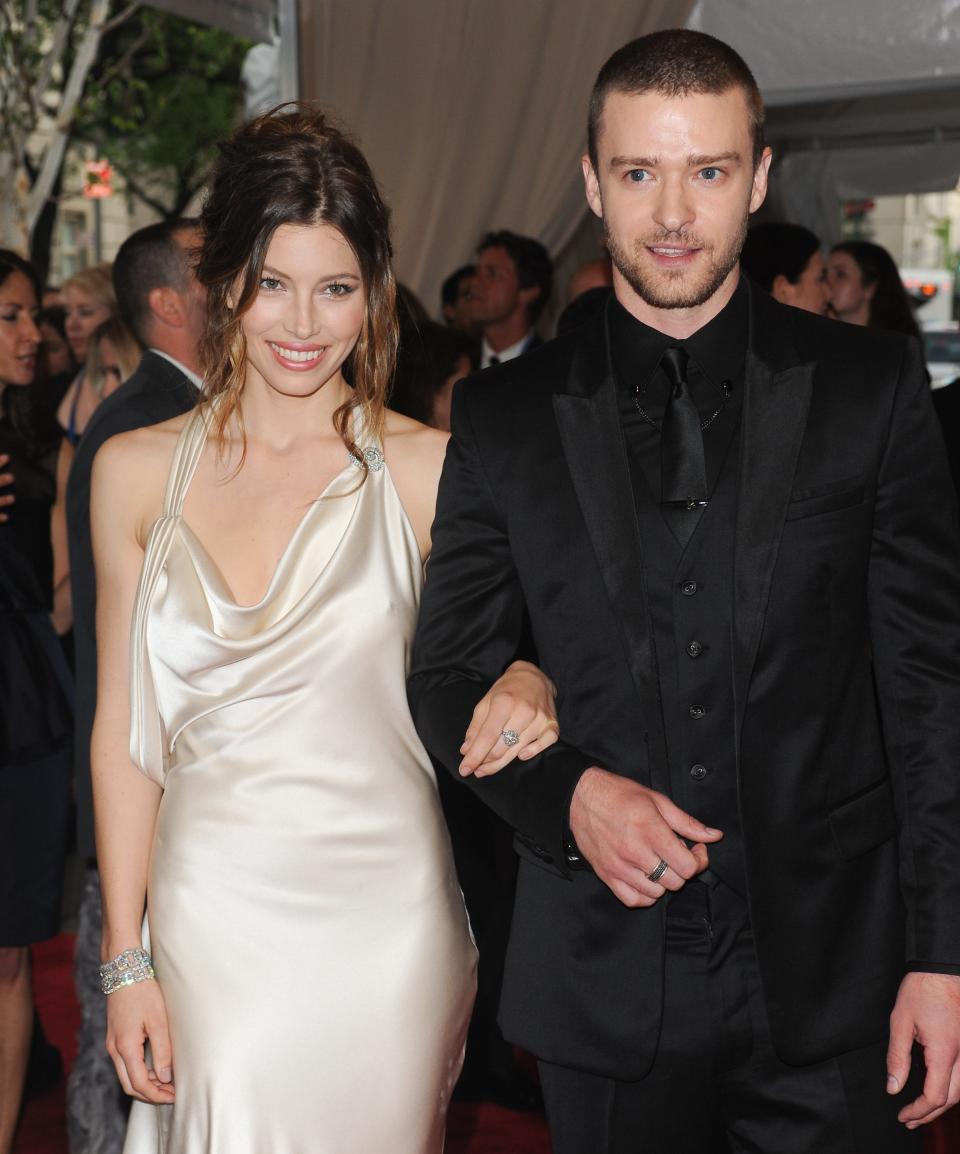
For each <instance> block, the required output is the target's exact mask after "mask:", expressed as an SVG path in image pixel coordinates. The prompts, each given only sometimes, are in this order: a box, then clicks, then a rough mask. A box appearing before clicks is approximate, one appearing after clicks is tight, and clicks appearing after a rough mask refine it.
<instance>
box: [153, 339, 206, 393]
mask: <svg viewBox="0 0 960 1154" xmlns="http://www.w3.org/2000/svg"><path fill="white" fill-rule="evenodd" d="M150 352H151V353H156V355H157V356H158V357H163V359H164V360H165V361H169V362H170V364H171V365H173V367H174V368H175V369H179V370H180V372H181V373H183V375H184V376H185V377H186V378H187V380H188V381H190V383H191V384H192V385H194V386H195V387H196V388H197V389H202V388H203V381H202V380H201V378H200V377H198V376H197V374H196V373H195V372H194V371H193V369H188V368H187V366H186V365H185V364H182V363H181V362H180V361H178V360H177V358H176V357H171V356H170V354H169V353H165V352H164V351H163V349H155V348H154V347H153V345H151V346H150Z"/></svg>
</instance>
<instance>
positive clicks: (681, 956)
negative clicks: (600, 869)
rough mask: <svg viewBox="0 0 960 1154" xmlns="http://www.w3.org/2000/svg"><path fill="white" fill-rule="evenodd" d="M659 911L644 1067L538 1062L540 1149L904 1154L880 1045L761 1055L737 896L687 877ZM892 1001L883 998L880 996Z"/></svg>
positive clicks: (916, 1139)
mask: <svg viewBox="0 0 960 1154" xmlns="http://www.w3.org/2000/svg"><path fill="white" fill-rule="evenodd" d="M668 900H669V902H670V906H669V909H668V911H667V942H666V971H665V973H666V979H665V989H664V1013H663V1027H662V1031H661V1036H660V1042H659V1046H658V1050H657V1057H656V1060H655V1062H654V1065H653V1068H652V1070H651V1071H650V1073H649V1074H648V1075H647V1076H646V1077H645V1078H643V1079H642V1080H640V1081H638V1082H619V1081H616V1080H614V1079H610V1078H601V1077H597V1076H595V1075H592V1074H585V1073H582V1072H581V1071H578V1070H572V1069H568V1068H566V1067H562V1066H556V1065H553V1064H551V1063H548V1062H541V1063H540V1076H541V1083H542V1086H543V1093H544V1099H545V1101H546V1106H547V1116H548V1118H549V1121H550V1129H551V1132H552V1137H553V1151H554V1154H812V1152H814V1151H815V1152H816V1154H914V1152H916V1151H918V1150H919V1149H920V1131H909V1130H907V1129H906V1127H905V1126H904V1125H903V1124H902V1123H900V1122H898V1121H897V1119H896V1115H897V1111H898V1110H899V1109H901V1107H902V1106H903V1105H905V1104H906V1103H907V1102H910V1101H912V1100H913V1099H914V1098H915V1097H916V1096H917V1095H918V1094H919V1093H920V1089H921V1085H922V1070H921V1068H920V1066H919V1065H918V1063H917V1062H916V1061H915V1062H914V1070H913V1073H912V1075H911V1077H910V1079H909V1081H908V1084H907V1087H906V1089H905V1090H904V1091H903V1093H901V1094H899V1095H897V1096H896V1097H890V1096H889V1095H887V1093H886V1043H885V1042H884V1043H880V1044H878V1045H875V1046H871V1047H869V1048H867V1049H864V1050H856V1051H853V1052H851V1053H847V1054H842V1055H840V1056H839V1057H837V1058H833V1059H830V1060H828V1061H825V1062H819V1063H817V1064H815V1065H812V1066H788V1065H786V1064H785V1063H783V1062H781V1061H780V1060H779V1059H778V1058H777V1056H776V1055H775V1054H774V1052H773V1047H772V1045H771V1041H770V1029H769V1025H768V1022H767V1016H766V1010H765V1007H764V1002H763V996H762V992H761V988H760V975H759V967H758V965H757V957H756V951H755V949H754V944H753V934H752V932H751V930H750V927H749V924H748V919H747V911H746V906H745V904H744V903H743V902H742V901H741V900H740V898H739V897H738V896H737V895H736V894H735V893H734V892H733V891H732V890H731V889H729V888H728V887H726V886H724V885H723V883H717V884H715V885H710V886H708V885H705V884H703V883H702V882H692V883H690V884H688V885H687V886H685V887H684V889H683V890H681V891H680V893H679V894H677V895H674V896H671V897H670V898H669V899H668ZM891 1008H892V1007H891Z"/></svg>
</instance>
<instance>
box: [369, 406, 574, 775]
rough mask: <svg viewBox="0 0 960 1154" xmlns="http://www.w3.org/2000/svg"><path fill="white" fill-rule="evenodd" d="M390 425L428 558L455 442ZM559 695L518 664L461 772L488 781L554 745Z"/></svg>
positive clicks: (405, 495) (479, 715)
mask: <svg viewBox="0 0 960 1154" xmlns="http://www.w3.org/2000/svg"><path fill="white" fill-rule="evenodd" d="M391 421H392V422H394V428H395V429H396V431H397V433H399V434H401V435H398V436H394V437H389V436H388V439H387V449H386V452H387V465H388V467H389V468H390V471H391V476H392V478H393V482H394V484H395V485H396V488H397V492H398V493H399V495H400V500H401V503H402V504H403V507H404V509H405V510H406V513H407V516H408V517H409V519H410V523H411V525H412V526H413V529H414V532H415V533H416V535H417V540H418V542H419V543H420V554H421V556H422V557H424V558H426V557H427V556H428V554H429V552H430V531H431V527H432V525H433V519H434V516H435V514H436V509H437V489H438V487H439V484H440V473H441V471H442V469H443V461H444V456H445V454H446V451H447V442H448V441H449V439H450V438H449V436H448V434H447V433H442V432H440V431H438V430H437V429H428V428H426V427H425V426H423V425H419V424H417V422H415V421H410V420H408V419H407V418H405V417H404V418H398V417H397V416H396V415H395V414H391ZM400 422H404V423H403V424H400ZM389 431H390V425H388V433H389ZM428 568H429V566H428ZM555 697H556V688H555V686H554V684H553V682H552V681H551V680H550V678H549V677H547V675H546V674H545V673H543V672H542V671H541V670H540V669H538V668H537V666H536V665H532V664H531V663H530V662H529V661H514V662H513V663H512V664H511V665H509V666H508V667H507V668H506V669H505V670H504V672H503V674H502V675H501V676H500V677H499V678H498V679H497V681H496V682H494V684H493V685H492V686H491V687H490V690H489V692H488V693H486V694H485V695H484V697H483V698H482V699H481V700H480V701H479V702H478V703H477V707H476V709H475V710H474V712H473V719H472V720H471V722H470V726H469V728H468V729H467V732H466V734H465V735H464V742H463V745H462V746H461V747H460V752H461V753H462V754H463V755H464V756H463V761H462V762H461V764H460V773H461V774H462V775H463V776H464V777H467V776H469V775H470V774H475V775H476V776H477V777H486V776H488V775H489V774H492V773H497V772H498V771H499V770H501V769H503V767H504V766H505V765H508V764H509V763H510V762H511V761H513V760H514V758H516V757H519V758H520V759H521V760H523V761H527V760H529V758H531V757H534V756H535V755H536V754H538V753H542V752H543V750H545V749H547V748H549V747H550V746H551V745H553V743H554V742H555V741H556V740H557V738H558V736H559V733H560V727H559V725H558V723H557V711H556V707H555V704H554V698H555ZM505 736H506V738H507V741H504V737H505ZM514 738H516V740H513V739H514Z"/></svg>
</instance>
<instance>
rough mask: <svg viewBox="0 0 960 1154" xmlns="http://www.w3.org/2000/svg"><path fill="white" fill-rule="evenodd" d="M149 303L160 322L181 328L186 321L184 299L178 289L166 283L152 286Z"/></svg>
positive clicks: (148, 295) (148, 298) (170, 326)
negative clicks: (155, 286)
mask: <svg viewBox="0 0 960 1154" xmlns="http://www.w3.org/2000/svg"><path fill="white" fill-rule="evenodd" d="M147 304H148V305H149V307H150V312H151V313H152V314H153V317H154V319H155V320H156V321H157V322H158V323H159V324H162V325H167V326H168V327H169V328H175V329H180V328H183V326H184V324H185V323H186V319H187V314H186V309H185V308H184V307H183V300H182V299H181V297H180V294H179V293H178V292H177V290H176V289H172V288H169V287H168V286H166V285H161V286H158V287H157V288H152V289H151V290H150V292H149V293H148V294H147Z"/></svg>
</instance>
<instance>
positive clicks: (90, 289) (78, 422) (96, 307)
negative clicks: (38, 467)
mask: <svg viewBox="0 0 960 1154" xmlns="http://www.w3.org/2000/svg"><path fill="white" fill-rule="evenodd" d="M111 270H112V266H111V265H109V264H106V263H104V264H98V265H94V267H93V268H87V269H84V270H83V271H82V272H78V273H77V275H76V276H72V277H71V278H70V279H69V280H68V281H67V282H66V284H65V285H64V286H63V300H64V308H65V310H66V314H67V326H66V327H67V340H68V341H69V343H70V349H71V351H72V352H73V355H74V357H75V358H76V360H77V362H78V364H84V362H85V361H86V359H87V349H88V346H89V343H90V336H91V334H92V333H93V331H94V329H96V328H97V326H98V325H101V324H103V322H104V321H105V320H108V319H109V318H110V317H112V316H115V315H116V312H117V298H116V295H115V293H114V291H113V276H112V272H111ZM102 400H103V397H102V396H101V395H100V394H99V393H98V392H97V390H96V389H95V388H94V387H93V383H92V382H91V381H89V380H88V379H87V373H86V369H85V368H83V369H81V370H80V372H79V373H78V374H77V376H76V378H75V379H74V382H73V384H72V385H71V386H70V388H69V389H67V392H66V394H65V396H64V398H63V400H62V401H61V402H60V407H59V408H58V409H57V420H58V421H59V422H60V425H61V427H62V428H63V429H65V430H66V434H67V438H68V439H69V441H70V443H71V444H74V445H75V444H76V443H77V441H79V439H80V434H81V433H82V432H83V430H84V429H85V428H86V427H87V422H88V421H89V420H90V417H91V416H92V415H93V411H94V409H96V407H97V405H99V404H100V402H101V401H102Z"/></svg>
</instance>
